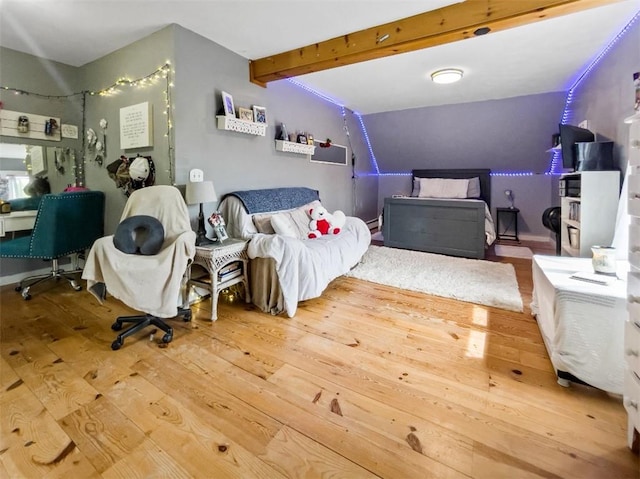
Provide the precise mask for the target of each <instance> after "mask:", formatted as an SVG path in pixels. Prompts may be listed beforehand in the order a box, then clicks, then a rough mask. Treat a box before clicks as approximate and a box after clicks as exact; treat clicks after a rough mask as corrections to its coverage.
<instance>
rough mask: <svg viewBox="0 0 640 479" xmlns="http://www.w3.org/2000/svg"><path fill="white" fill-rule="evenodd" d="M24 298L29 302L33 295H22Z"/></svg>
mask: <svg viewBox="0 0 640 479" xmlns="http://www.w3.org/2000/svg"><path fill="white" fill-rule="evenodd" d="M22 298H23V299H24V300H25V301H29V300H30V299H31V295H30V294H23V295H22Z"/></svg>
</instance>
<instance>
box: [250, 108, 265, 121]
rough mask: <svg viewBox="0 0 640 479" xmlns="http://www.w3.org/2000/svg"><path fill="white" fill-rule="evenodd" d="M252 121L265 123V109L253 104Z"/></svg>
mask: <svg viewBox="0 0 640 479" xmlns="http://www.w3.org/2000/svg"><path fill="white" fill-rule="evenodd" d="M253 121H255V122H256V123H266V122H267V109H266V108H265V107H263V106H256V105H253Z"/></svg>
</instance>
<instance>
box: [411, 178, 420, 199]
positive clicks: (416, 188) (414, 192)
mask: <svg viewBox="0 0 640 479" xmlns="http://www.w3.org/2000/svg"><path fill="white" fill-rule="evenodd" d="M411 196H413V197H418V196H420V178H414V179H413V189H412V190H411Z"/></svg>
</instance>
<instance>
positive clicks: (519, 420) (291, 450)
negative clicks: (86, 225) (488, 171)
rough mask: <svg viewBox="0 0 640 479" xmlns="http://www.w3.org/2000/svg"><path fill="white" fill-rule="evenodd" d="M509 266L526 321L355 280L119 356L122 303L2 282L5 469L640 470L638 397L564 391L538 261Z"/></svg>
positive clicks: (229, 306) (1, 446) (445, 473)
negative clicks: (543, 323)
mask: <svg viewBox="0 0 640 479" xmlns="http://www.w3.org/2000/svg"><path fill="white" fill-rule="evenodd" d="M492 259H493V260H496V261H508V262H511V263H512V264H514V266H515V268H516V272H517V276H518V282H519V287H520V291H521V293H522V297H523V300H524V303H525V305H526V307H525V311H524V312H523V313H513V312H509V311H504V310H500V309H495V308H490V307H484V306H477V305H473V304H469V303H463V302H458V301H454V300H449V299H443V298H437V297H433V296H428V295H424V294H419V293H413V292H408V291H403V290H398V289H394V288H390V287H384V286H379V285H374V284H371V283H367V282H364V281H359V280H356V279H351V278H339V279H337V280H336V281H334V282H333V283H332V284H331V285H330V287H329V288H328V289H327V290H326V292H325V293H324V294H323V295H322V297H321V298H318V299H314V300H310V301H306V302H304V303H301V307H300V309H299V310H298V314H297V315H296V317H294V318H286V317H281V316H277V317H274V316H271V315H268V314H264V313H262V312H260V311H257V310H256V309H254V308H253V307H251V306H247V305H245V304H244V303H243V302H240V301H237V302H233V303H225V302H223V301H221V304H220V308H219V318H220V319H219V320H218V321H217V322H215V323H211V322H210V321H207V320H206V318H207V317H208V313H207V309H208V308H209V307H210V303H209V302H208V301H204V302H202V303H200V304H198V305H196V306H194V308H193V310H194V320H193V321H192V322H191V323H183V322H182V321H179V320H178V321H175V322H173V324H174V326H175V328H174V329H175V335H174V340H173V342H172V343H171V344H170V345H168V347H164V348H162V347H159V345H158V344H157V342H156V341H150V340H149V331H150V330H147V331H146V332H145V333H144V334H141V335H140V336H139V337H134V338H128V339H127V340H126V341H125V343H124V346H123V348H122V349H121V350H119V351H111V349H110V344H111V342H112V340H113V338H114V336H115V333H114V332H113V331H111V329H110V326H111V323H112V322H113V319H114V318H115V317H116V316H118V315H122V314H132V313H131V310H129V309H128V308H127V307H125V306H123V305H122V304H121V303H119V302H118V301H117V300H114V299H113V298H109V299H108V300H107V301H106V303H105V304H104V305H102V306H101V305H99V304H98V303H97V302H96V301H95V299H94V298H93V297H92V296H91V295H90V294H89V293H87V292H86V291H82V292H74V291H72V290H71V289H70V288H68V287H67V286H66V285H64V284H60V285H58V286H57V287H53V288H49V289H47V290H46V291H44V292H43V291H42V289H36V290H34V292H33V293H34V294H33V299H32V300H31V301H23V300H22V299H21V297H20V295H19V294H18V293H16V292H14V291H13V288H12V287H4V288H2V290H0V301H1V303H0V307H1V322H0V323H1V329H0V333H1V359H0V361H1V364H0V380H1V393H0V418H1V422H0V428H1V429H0V477H8V478H45V477H46V478H54V477H55V478H60V477H63V478H66V479H71V478H73V479H75V478H93V477H104V478H133V477H137V478H157V477H195V478H224V477H240V478H254V477H256V478H269V479H271V478H280V477H344V478H360V477H386V478H403V479H404V478H412V479H418V478H428V477H446V478H453V477H471V478H490V479H494V478H616V479H617V478H633V479H637V478H638V477H640V468H639V463H638V456H635V455H633V454H632V453H631V452H630V451H629V450H628V449H627V447H626V415H625V412H624V409H623V407H622V404H621V399H620V398H618V397H611V396H609V395H607V394H605V393H603V392H601V391H597V390H595V389H592V388H589V387H585V386H579V385H573V386H572V387H570V388H568V389H565V388H562V387H560V386H559V385H558V384H557V383H556V380H555V376H554V374H553V371H552V368H551V364H550V362H549V359H548V356H547V353H546V350H545V347H544V344H543V342H542V339H541V336H540V333H539V331H538V328H537V326H536V322H535V320H534V318H532V317H531V315H530V310H529V307H528V304H529V302H530V299H531V288H532V284H531V273H530V270H531V262H530V260H522V259H505V258H496V257H492ZM159 336H160V334H157V335H156V339H158V338H159Z"/></svg>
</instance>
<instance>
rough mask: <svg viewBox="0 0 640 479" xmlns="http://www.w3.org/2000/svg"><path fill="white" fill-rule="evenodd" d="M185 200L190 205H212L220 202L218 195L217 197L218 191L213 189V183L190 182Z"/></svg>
mask: <svg viewBox="0 0 640 479" xmlns="http://www.w3.org/2000/svg"><path fill="white" fill-rule="evenodd" d="M185 200H186V201H187V204H189V205H197V204H198V203H212V202H214V201H217V200H218V195H216V190H215V189H214V188H213V182H211V181H198V182H195V183H194V182H189V183H187V191H186V195H185Z"/></svg>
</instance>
